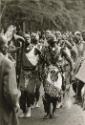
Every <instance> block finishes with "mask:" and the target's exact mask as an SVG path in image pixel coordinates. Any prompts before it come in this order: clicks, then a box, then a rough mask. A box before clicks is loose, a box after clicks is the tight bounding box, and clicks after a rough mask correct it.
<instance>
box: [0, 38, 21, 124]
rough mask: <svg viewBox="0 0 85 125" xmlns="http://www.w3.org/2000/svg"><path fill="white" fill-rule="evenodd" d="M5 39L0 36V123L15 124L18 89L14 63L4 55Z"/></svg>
mask: <svg viewBox="0 0 85 125" xmlns="http://www.w3.org/2000/svg"><path fill="white" fill-rule="evenodd" d="M5 46H6V47H7V41H5V39H4V38H3V37H2V36H0V125H17V124H18V120H17V117H16V110H17V109H18V108H19V103H18V99H19V96H20V91H19V90H18V89H17V83H16V75H15V67H14V63H12V62H11V60H9V59H8V58H7V57H6V55H5V54H6V52H5Z"/></svg>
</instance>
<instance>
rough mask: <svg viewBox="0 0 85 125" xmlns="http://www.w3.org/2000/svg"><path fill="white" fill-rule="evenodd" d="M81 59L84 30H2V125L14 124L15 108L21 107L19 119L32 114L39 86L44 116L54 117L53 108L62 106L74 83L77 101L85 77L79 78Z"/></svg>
mask: <svg viewBox="0 0 85 125" xmlns="http://www.w3.org/2000/svg"><path fill="white" fill-rule="evenodd" d="M84 60H85V32H84V31H83V32H80V31H76V32H74V33H73V32H69V31H67V32H65V33H62V32H60V31H57V30H56V31H53V30H46V31H37V32H32V33H23V32H22V33H19V32H17V30H16V26H13V25H11V26H10V27H9V28H8V29H7V31H3V30H2V32H1V35H0V116H2V117H0V123H1V125H9V123H10V122H12V125H13V124H14V125H16V124H17V119H16V117H14V116H15V114H16V111H17V110H18V109H19V110H20V109H21V110H22V113H21V114H20V115H19V117H20V118H22V117H31V109H32V108H34V107H39V104H38V101H39V98H40V87H41V86H42V87H43V88H44V95H43V97H42V102H43V105H44V111H45V113H46V114H45V116H44V118H53V116H54V114H55V110H56V108H60V107H62V106H63V105H64V101H63V100H64V98H65V93H66V92H69V89H70V86H73V90H74V91H75V93H76V99H77V100H79V99H80V97H81V90H82V88H83V86H84V80H83V81H82V79H83V78H80V74H81V73H82V71H81V72H79V71H80V69H81V66H82V64H83V63H84ZM83 77H84V76H83ZM83 90H84V89H83ZM83 93H84V91H83ZM83 93H82V94H83ZM84 94H85V93H84ZM84 94H83V95H84ZM84 108H85V107H84ZM15 119H16V120H15ZM10 125H11V123H10Z"/></svg>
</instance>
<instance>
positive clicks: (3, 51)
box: [0, 43, 8, 55]
mask: <svg viewBox="0 0 85 125" xmlns="http://www.w3.org/2000/svg"><path fill="white" fill-rule="evenodd" d="M0 48H1V51H2V53H3V54H4V55H6V54H7V52H8V45H7V44H6V43H4V44H2V45H1V47H0Z"/></svg>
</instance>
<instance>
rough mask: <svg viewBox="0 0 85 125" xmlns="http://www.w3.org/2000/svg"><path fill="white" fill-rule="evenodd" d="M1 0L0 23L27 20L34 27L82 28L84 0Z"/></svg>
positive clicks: (84, 23) (84, 10)
mask: <svg viewBox="0 0 85 125" xmlns="http://www.w3.org/2000/svg"><path fill="white" fill-rule="evenodd" d="M4 1H5V0H3V7H2V8H4V5H5V4H6V9H5V11H4V14H3V18H2V20H3V21H2V23H3V24H5V23H7V21H8V22H13V23H15V22H18V23H21V24H22V22H23V21H26V22H29V24H30V26H31V25H32V26H35V27H36V29H38V28H39V27H41V28H44V29H45V28H46V29H47V28H51V29H53V28H56V29H58V30H63V31H66V30H72V31H74V30H84V27H85V0H6V3H5V2H4Z"/></svg>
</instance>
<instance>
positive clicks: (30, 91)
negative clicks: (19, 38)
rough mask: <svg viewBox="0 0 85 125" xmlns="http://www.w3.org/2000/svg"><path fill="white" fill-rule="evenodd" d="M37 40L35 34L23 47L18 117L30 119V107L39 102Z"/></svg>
mask: <svg viewBox="0 0 85 125" xmlns="http://www.w3.org/2000/svg"><path fill="white" fill-rule="evenodd" d="M37 43H38V39H37V36H36V34H35V33H33V34H32V35H31V43H30V44H29V46H27V47H26V46H25V47H24V51H23V58H22V62H23V63H22V78H23V80H22V81H21V84H20V88H21V98H20V107H21V109H22V111H23V112H22V114H20V117H31V107H32V105H33V104H34V103H35V99H36V101H38V100H39V88H40V80H39V75H38V61H39V53H40V52H39V50H38V48H37ZM37 107H38V105H37Z"/></svg>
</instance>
